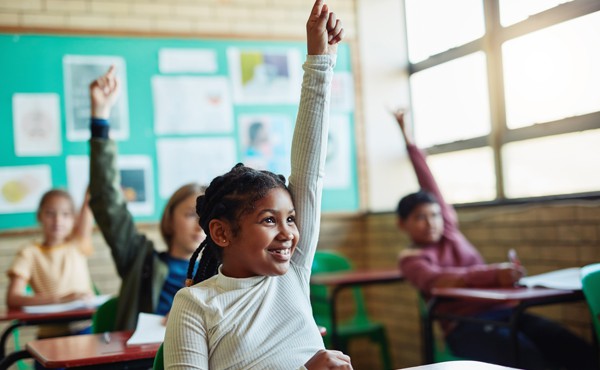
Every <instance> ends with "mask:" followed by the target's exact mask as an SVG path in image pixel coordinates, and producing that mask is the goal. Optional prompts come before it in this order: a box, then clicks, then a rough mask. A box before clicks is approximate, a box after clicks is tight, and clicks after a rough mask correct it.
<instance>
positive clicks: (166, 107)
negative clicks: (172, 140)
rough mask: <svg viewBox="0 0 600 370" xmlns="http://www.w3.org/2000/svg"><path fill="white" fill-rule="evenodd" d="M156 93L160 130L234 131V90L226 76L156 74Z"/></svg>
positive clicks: (156, 122)
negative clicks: (230, 88) (232, 97)
mask: <svg viewBox="0 0 600 370" xmlns="http://www.w3.org/2000/svg"><path fill="white" fill-rule="evenodd" d="M152 97H153V103H154V104H153V106H154V132H155V133H156V134H159V135H160V134H206V133H229V132H231V131H233V108H232V102H231V94H230V93H229V84H228V82H227V79H226V78H224V77H190V76H174V77H171V76H154V77H153V78H152Z"/></svg>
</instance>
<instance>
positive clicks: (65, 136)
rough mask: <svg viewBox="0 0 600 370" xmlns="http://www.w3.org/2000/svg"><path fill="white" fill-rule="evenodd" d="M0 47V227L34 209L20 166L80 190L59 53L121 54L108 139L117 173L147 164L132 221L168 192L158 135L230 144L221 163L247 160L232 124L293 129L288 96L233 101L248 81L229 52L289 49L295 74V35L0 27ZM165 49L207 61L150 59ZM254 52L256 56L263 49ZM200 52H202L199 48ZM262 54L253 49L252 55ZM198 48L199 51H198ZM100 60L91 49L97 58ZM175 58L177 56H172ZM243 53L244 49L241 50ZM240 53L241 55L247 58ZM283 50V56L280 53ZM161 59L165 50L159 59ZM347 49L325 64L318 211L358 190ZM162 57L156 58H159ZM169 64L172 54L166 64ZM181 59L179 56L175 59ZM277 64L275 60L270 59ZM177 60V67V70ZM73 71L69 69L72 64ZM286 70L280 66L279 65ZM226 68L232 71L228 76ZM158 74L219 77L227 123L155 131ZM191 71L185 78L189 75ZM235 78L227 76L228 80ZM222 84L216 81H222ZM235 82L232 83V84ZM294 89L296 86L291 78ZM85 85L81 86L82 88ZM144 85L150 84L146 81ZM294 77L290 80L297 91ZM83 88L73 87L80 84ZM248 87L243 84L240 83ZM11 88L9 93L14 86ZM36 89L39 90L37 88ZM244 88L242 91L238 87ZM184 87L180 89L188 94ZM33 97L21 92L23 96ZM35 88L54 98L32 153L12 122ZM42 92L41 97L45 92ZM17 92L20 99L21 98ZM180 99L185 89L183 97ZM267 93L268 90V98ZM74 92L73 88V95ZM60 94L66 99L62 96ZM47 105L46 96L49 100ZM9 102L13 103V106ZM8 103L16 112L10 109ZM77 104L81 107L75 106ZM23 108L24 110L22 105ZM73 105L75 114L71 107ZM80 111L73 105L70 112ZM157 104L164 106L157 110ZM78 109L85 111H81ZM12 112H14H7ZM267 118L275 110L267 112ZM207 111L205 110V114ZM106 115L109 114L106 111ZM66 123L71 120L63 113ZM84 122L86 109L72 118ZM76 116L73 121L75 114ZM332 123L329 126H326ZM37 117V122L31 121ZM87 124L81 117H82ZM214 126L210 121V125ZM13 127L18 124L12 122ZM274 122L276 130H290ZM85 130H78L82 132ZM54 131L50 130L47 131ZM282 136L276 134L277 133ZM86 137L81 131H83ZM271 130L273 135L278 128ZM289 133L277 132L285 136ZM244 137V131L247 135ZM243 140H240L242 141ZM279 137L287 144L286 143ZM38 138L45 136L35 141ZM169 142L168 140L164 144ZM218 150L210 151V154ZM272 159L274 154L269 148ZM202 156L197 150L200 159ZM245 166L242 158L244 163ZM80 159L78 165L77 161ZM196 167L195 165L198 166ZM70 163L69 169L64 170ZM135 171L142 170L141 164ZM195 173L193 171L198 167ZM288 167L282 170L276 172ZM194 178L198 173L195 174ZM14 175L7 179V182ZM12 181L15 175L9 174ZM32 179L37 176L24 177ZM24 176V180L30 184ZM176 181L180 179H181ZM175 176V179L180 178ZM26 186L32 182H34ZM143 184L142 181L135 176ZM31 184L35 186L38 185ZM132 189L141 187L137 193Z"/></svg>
mask: <svg viewBox="0 0 600 370" xmlns="http://www.w3.org/2000/svg"><path fill="white" fill-rule="evenodd" d="M0 50H2V55H3V57H2V58H0V69H1V71H2V78H0V81H1V82H0V122H1V124H0V231H1V230H8V229H14V228H27V227H32V226H35V225H36V220H35V209H33V208H32V204H33V203H35V205H36V206H37V201H38V200H39V195H37V196H36V197H37V199H29V201H28V202H29V203H28V204H25V203H27V201H24V200H23V199H27V197H32V195H30V194H29V193H27V186H28V184H27V181H24V182H23V181H21V180H22V179H20V177H22V176H23V173H22V172H23V171H24V173H27V170H28V169H31V168H34V169H37V170H39V169H44V171H45V172H44V171H41V172H40V171H38V172H37V173H38V174H39V173H42V174H45V176H46V178H48V179H49V180H48V182H49V184H45V183H44V182H41V183H42V184H45V185H42V186H46V188H44V189H43V190H47V189H48V186H51V187H57V188H63V189H67V190H70V191H71V192H72V195H73V196H74V197H75V199H76V200H77V199H80V198H81V196H82V194H75V193H73V189H74V187H73V181H72V179H76V180H80V181H85V182H87V178H88V174H87V173H80V172H83V171H76V170H74V169H77V168H78V167H76V166H73V167H70V166H69V164H68V163H67V162H69V163H79V164H82V165H84V167H85V164H86V163H85V162H86V156H87V155H88V152H89V148H88V142H87V139H86V138H74V137H73V136H72V135H71V134H72V132H71V131H70V129H69V127H74V126H72V125H71V126H69V122H67V121H68V120H69V119H68V117H67V116H68V115H69V114H78V113H77V111H76V108H74V107H73V104H75V103H73V101H76V99H75V98H67V96H68V95H69V96H72V94H73V92H72V91H73V90H74V89H73V88H71V89H69V88H67V85H69V84H70V83H72V84H75V82H69V81H72V79H70V77H68V76H67V79H68V80H67V81H65V74H67V75H68V74H70V73H71V72H69V73H67V72H65V71H67V70H69V69H68V68H65V63H66V62H65V61H68V60H70V59H69V58H74V59H77V58H82V59H85V58H92V59H93V58H100V57H109V58H115V57H116V58H117V59H120V60H121V61H122V62H123V63H124V68H123V69H124V70H125V71H126V72H124V73H125V76H123V78H124V80H125V83H124V84H123V85H124V86H126V91H124V93H123V94H122V95H123V101H124V102H125V108H127V109H124V110H121V113H122V114H123V117H126V120H125V121H127V120H128V125H127V127H128V130H125V131H128V132H126V134H125V137H124V138H123V139H120V140H118V146H119V155H120V157H130V158H129V159H132V161H130V162H133V163H134V165H133V166H132V167H131V163H130V167H131V168H129V167H127V165H124V167H122V168H121V174H122V177H124V179H126V178H128V176H129V175H131V176H132V177H131V179H130V180H131V181H132V182H133V183H135V181H136V178H137V177H136V174H138V173H137V172H136V168H135V162H136V161H135V160H136V159H139V158H142V160H144V159H145V160H146V162H147V163H148V164H149V165H148V166H149V167H148V168H149V171H146V172H147V173H146V176H148V175H150V177H148V178H147V179H146V181H147V182H146V184H145V187H144V188H143V189H142V190H143V192H142V193H143V194H142V195H143V197H142V198H143V199H144V200H145V203H146V204H145V206H146V208H145V209H142V210H137V211H135V212H134V215H135V218H136V220H137V221H143V222H154V221H158V219H159V218H160V214H161V211H162V209H163V206H164V204H165V203H166V201H167V198H168V195H167V194H170V193H171V191H167V190H165V189H166V186H163V185H164V184H163V182H164V181H162V180H164V178H163V179H162V180H161V178H160V177H161V173H164V172H165V169H169V166H165V165H164V163H165V161H164V160H163V161H162V163H163V165H162V166H161V165H160V159H159V155H157V152H159V151H160V149H158V147H161V145H162V144H159V143H160V142H167V143H169V144H170V145H171V146H170V148H173V147H174V146H173V144H175V147H177V144H178V143H181V146H182V147H184V146H185V143H186V142H187V141H192V142H193V141H194V140H195V139H202V142H203V143H206V145H205V146H206V147H210V146H211V145H213V147H215V148H221V144H220V143H222V142H228V143H230V144H231V145H230V147H231V148H230V150H229V152H228V155H227V156H225V157H226V158H228V159H230V160H231V163H227V165H226V167H227V169H228V168H230V167H232V166H233V165H234V164H235V163H237V162H245V163H247V164H248V162H247V159H248V158H249V157H246V155H249V154H248V153H249V149H248V147H247V146H248V145H249V144H248V143H245V139H244V136H243V135H242V129H243V130H246V129H248V128H249V127H250V121H252V120H253V119H254V118H256V117H263V116H265V117H271V118H272V119H271V121H270V122H271V126H270V127H272V128H275V127H276V126H275V125H277V124H279V123H278V121H282V122H289V125H290V130H293V124H294V122H295V118H296V113H297V106H298V103H297V101H292V100H293V99H292V100H290V101H260V99H258V100H257V101H255V100H253V99H251V98H249V97H253V95H251V94H250V95H244V96H245V97H246V100H240V97H239V96H242V95H239V94H238V97H236V91H237V92H239V89H240V86H246V85H244V84H246V83H248V77H247V76H248V75H249V74H248V71H244V68H246V67H247V65H245V64H243V63H240V66H239V67H238V66H236V68H233V66H232V62H231V61H232V60H235V59H232V55H234V58H235V55H236V53H237V55H238V56H239V55H242V54H243V55H245V56H246V57H248V56H249V57H250V59H252V57H253V56H252V55H253V53H254V54H256V55H254V57H256V58H259V59H260V58H261V57H262V58H263V59H266V56H265V55H270V56H271V57H273V56H274V55H275V56H276V55H280V54H284V55H289V56H298V63H297V64H288V65H287V66H288V67H289V66H290V65H292V66H294V71H291V72H294V73H296V74H297V75H298V76H299V78H300V80H299V81H301V76H302V70H301V68H300V66H301V64H302V63H303V62H304V59H305V54H306V46H305V43H304V42H301V41H249V40H227V39H218V40H216V39H213V40H204V39H203V40H200V39H171V38H146V37H115V36H100V37H98V36H89V35H88V36H61V35H12V34H10V35H9V34H4V35H0ZM165 50H167V51H169V50H171V51H175V53H172V54H168V53H167V55H171V56H173V55H177V52H178V51H184V52H185V51H192V52H193V51H198V50H199V51H202V52H207V53H208V55H209V57H208V59H205V60H208V61H211V60H212V62H214V63H213V64H214V65H212V66H211V67H210V68H205V69H201V70H200V71H192V72H190V71H189V70H185V68H182V67H181V65H179V66H178V67H177V66H176V67H175V71H173V70H167V69H166V67H165V66H166V65H167V64H159V54H160V53H162V52H163V51H165ZM263 54H264V55H263ZM200 55H203V54H202V53H201V54H200ZM261 55H262V56H261ZM205 57H206V55H204V56H201V58H205ZM100 59H101V58H100ZM175 59H176V60H177V58H175ZM247 59H248V58H247ZM247 59H246V60H247ZM290 59H293V58H290ZM165 60H167V59H165ZM350 61H351V55H350V48H349V46H348V45H347V44H342V45H340V47H339V49H338V59H337V65H336V68H335V72H336V73H335V78H334V84H333V91H334V93H333V95H332V109H331V117H332V135H330V138H329V139H330V148H329V149H330V150H329V152H330V153H329V154H328V163H329V162H330V156H331V163H330V164H329V165H328V169H329V170H330V171H329V172H328V176H327V178H326V186H325V190H324V195H323V211H324V212H328V211H331V212H336V211H341V212H347V211H356V210H357V209H358V207H359V189H358V181H357V173H356V168H357V166H356V151H355V145H354V143H355V137H354V132H355V130H354V122H355V120H354V105H353V104H354V96H353V86H352V73H351V63H350ZM163 62H164V61H163ZM175 64H176V65H177V63H175ZM180 64H181V63H180ZM275 64H277V63H275ZM177 68H179V70H177ZM72 70H75V69H72ZM263 72H265V76H270V74H272V73H279V72H281V71H279V72H277V71H275V72H274V71H272V70H269V69H268V68H267V70H266V71H263ZM287 72H288V73H291V72H290V71H287ZM234 75H235V76H234ZM160 77H166V79H165V80H164V81H171V80H170V78H175V77H183V78H184V79H186V80H187V78H188V77H197V78H198V79H199V80H200V83H202V81H204V80H202V78H206V77H210V78H217V79H218V78H219V77H220V80H221V82H223V81H225V83H226V85H227V86H226V90H227V91H228V94H229V96H230V99H231V100H230V102H231V104H230V105H228V106H230V112H231V114H230V115H231V119H230V124H229V125H228V126H227V127H228V128H226V129H223V130H215V131H211V130H205V131H201V132H193V133H190V132H176V131H171V132H162V131H160V130H157V128H156V127H155V125H156V119H157V117H156V116H157V115H158V114H157V113H156V112H157V111H156V110H155V108H156V107H155V105H156V104H155V100H154V99H155V96H157V93H156V84H159V83H158V82H155V81H161V79H160ZM193 80H194V79H193V78H192V79H191V80H190V81H193ZM235 81H238V82H239V81H241V82H239V83H238V85H236V83H237V82H235ZM223 86H224V85H223ZM236 86H237V90H236ZM295 88H296V86H295ZM82 89H85V85H84V86H83V87H82ZM153 89H154V90H153ZM299 90H300V84H299V82H298V84H297V92H298V93H299ZM82 91H83V90H82ZM248 91H250V90H248ZM15 94H16V95H15ZM37 94H42V95H37ZM248 94H249V93H248ZM188 95H189V94H188ZM32 96H33V97H34V99H33V100H28V99H30V98H31V97H32ZM36 96H43V97H44V99H45V100H44V101H45V102H46V103H47V102H48V101H50V102H51V101H52V100H53V99H54V101H56V103H55V104H54V106H56V107H58V109H56V110H57V113H56V114H57V115H56V117H57V118H56V125H57V126H59V130H57V131H56V132H58V134H57V135H58V137H55V139H56V140H55V141H56V143H58V144H57V145H58V147H55V148H54V149H51V150H49V149H45V150H46V151H43V150H42V154H36V152H35V151H36V147H35V145H32V143H31V142H30V143H29V148H28V147H27V146H26V145H25V146H24V145H23V144H21V143H22V142H23V141H22V139H19V140H20V141H19V142H18V143H17V136H19V135H17V133H16V132H15V131H16V128H15V127H17V126H19V127H21V126H20V125H21V123H15V122H16V121H19V122H25V121H26V120H27V119H23V120H21V119H22V117H26V116H27V114H26V113H27V110H28V109H30V108H31V102H32V101H36V100H35V99H36V98H35V97H36ZM48 97H50V99H46V98H48ZM21 98H23V99H22V100H21ZM186 98H187V97H186ZM274 98H275V99H274V100H277V96H275V97H274ZM80 100H81V97H80ZM69 101H70V102H71V103H69ZM50 105H52V104H50ZM16 106H18V107H19V108H15V107H16ZM17 111H18V112H17ZM80 111H84V110H83V109H80ZM23 112H25V113H23ZM72 112H75V113H72ZM79 113H81V112H79ZM163 113H164V111H163ZM82 114H85V112H84V113H82ZM15 117H18V119H16V118H15ZM273 117H275V118H273ZM213 118H214V117H213ZM111 120H112V117H111ZM70 122H76V121H74V120H71V121H70ZM81 122H87V118H85V119H83V118H82V120H81ZM81 122H80V123H79V124H82V123H81ZM334 123H335V124H336V125H337V126H335V127H339V129H337V131H336V130H334ZM37 124H40V123H39V122H38V123H37ZM85 124H87V123H85ZM216 126H218V125H216ZM21 129H22V128H20V129H19V130H21ZM290 130H287V131H286V130H283V131H282V132H288V131H289V132H290V135H291V131H290ZM86 131H87V128H86V130H81V131H80V134H81V132H84V133H85V134H86V135H87V132H86ZM57 135H55V136H57ZM283 136H284V137H285V135H283ZM88 137H89V136H88ZM280 139H281V137H280ZM287 139H289V140H291V137H290V138H287V137H286V140H287ZM248 140H249V139H248ZM246 141H247V140H246ZM287 145H289V143H287ZM42 146H45V145H42ZM165 147H169V146H165ZM221 154H222V153H216V154H215V155H216V156H217V157H219V156H221ZM275 158H278V155H277V154H275ZM202 160H203V158H198V159H197V161H198V162H200V163H201V162H202ZM211 160H212V159H211V158H205V161H211ZM249 165H250V164H249ZM84 167H82V168H84ZM199 171H200V172H201V171H202V170H199ZM69 172H71V173H69ZM142 172H143V171H142ZM200 172H199V174H200ZM283 174H284V175H286V176H287V175H289V174H288V173H283ZM201 178H202V177H201V176H199V178H198V180H197V181H199V182H206V181H202V180H201ZM15 181H16V182H15ZM19 181H21V182H19ZM33 182H35V183H36V184H37V185H38V186H39V184H40V181H33ZM31 183H32V181H31V179H30V185H31ZM181 184H183V183H181ZM181 184H180V185H181ZM34 185H35V184H34ZM142 185H143V184H142ZM39 191H41V190H39V189H38V192H39ZM140 194H141V193H140Z"/></svg>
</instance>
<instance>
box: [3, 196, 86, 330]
mask: <svg viewBox="0 0 600 370" xmlns="http://www.w3.org/2000/svg"><path fill="white" fill-rule="evenodd" d="M87 201H88V197H87V194H86V197H85V200H84V202H83V205H82V206H81V210H80V211H79V214H78V215H76V214H75V205H74V203H73V198H71V195H70V194H69V193H67V192H66V191H64V190H59V189H53V190H50V191H48V192H46V193H45V194H44V195H43V196H42V199H41V200H40V205H39V207H38V211H37V220H38V222H39V223H40V225H41V227H42V241H41V242H37V241H34V242H32V243H31V244H30V245H27V246H26V247H24V248H23V249H21V250H20V251H19V252H18V254H17V255H16V256H15V259H14V260H13V262H12V265H11V266H10V268H9V269H8V272H7V273H8V277H9V284H8V290H7V293H6V304H7V305H8V307H10V308H21V307H23V306H35V305H43V304H52V303H63V302H69V301H73V300H76V299H85V298H89V297H91V296H92V295H93V287H92V280H91V277H90V271H89V269H88V264H87V257H88V256H90V255H91V254H92V253H93V252H94V247H93V245H92V240H91V239H92V227H93V223H94V221H93V218H92V213H91V212H90V209H89V207H88V204H87ZM28 285H29V287H31V289H32V290H33V295H28V294H27V293H26V290H27V286H28ZM88 327H89V322H86V323H82V322H79V323H72V324H58V325H43V326H40V328H39V331H38V338H49V337H57V336H62V335H69V334H76V333H82V332H85V331H86V329H87V328H88Z"/></svg>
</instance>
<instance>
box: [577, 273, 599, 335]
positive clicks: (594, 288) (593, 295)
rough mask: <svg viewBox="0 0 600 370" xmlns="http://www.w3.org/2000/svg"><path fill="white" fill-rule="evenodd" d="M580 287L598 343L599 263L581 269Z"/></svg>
mask: <svg viewBox="0 0 600 370" xmlns="http://www.w3.org/2000/svg"><path fill="white" fill-rule="evenodd" d="M581 285H582V289H583V294H584V295H585V300H586V301H587V304H588V307H589V308H590V312H591V316H592V323H593V325H594V332H595V333H596V341H597V343H600V320H599V318H598V316H599V315H600V263H594V264H592V265H587V266H584V267H582V268H581Z"/></svg>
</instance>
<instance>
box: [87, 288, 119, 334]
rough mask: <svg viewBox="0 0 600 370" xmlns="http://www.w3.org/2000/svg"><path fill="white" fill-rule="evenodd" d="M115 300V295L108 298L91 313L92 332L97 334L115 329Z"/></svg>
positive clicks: (116, 300) (116, 299)
mask: <svg viewBox="0 0 600 370" xmlns="http://www.w3.org/2000/svg"><path fill="white" fill-rule="evenodd" d="M117 302H118V298H117V297H114V298H110V299H109V300H108V301H106V302H104V303H103V304H101V305H100V306H99V307H98V309H97V310H96V312H94V315H92V333H94V334H98V333H104V332H107V331H115V322H116V318H117Z"/></svg>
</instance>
